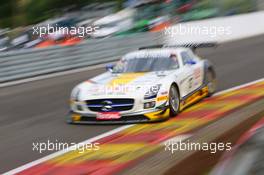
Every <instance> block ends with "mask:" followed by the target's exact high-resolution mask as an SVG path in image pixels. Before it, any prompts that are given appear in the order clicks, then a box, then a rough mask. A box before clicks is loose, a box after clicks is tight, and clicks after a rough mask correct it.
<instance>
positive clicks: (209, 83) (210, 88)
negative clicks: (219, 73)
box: [206, 70, 216, 97]
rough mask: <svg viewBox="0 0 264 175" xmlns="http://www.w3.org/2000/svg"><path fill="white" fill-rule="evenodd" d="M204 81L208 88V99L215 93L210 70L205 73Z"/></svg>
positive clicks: (214, 84)
mask: <svg viewBox="0 0 264 175" xmlns="http://www.w3.org/2000/svg"><path fill="white" fill-rule="evenodd" d="M206 81H207V87H208V97H211V96H212V95H213V94H214V93H215V92H216V79H215V76H214V73H213V71H212V70H208V71H207V72H206Z"/></svg>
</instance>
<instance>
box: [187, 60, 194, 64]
mask: <svg viewBox="0 0 264 175" xmlns="http://www.w3.org/2000/svg"><path fill="white" fill-rule="evenodd" d="M187 64H189V65H194V64H196V61H194V60H188V61H187Z"/></svg>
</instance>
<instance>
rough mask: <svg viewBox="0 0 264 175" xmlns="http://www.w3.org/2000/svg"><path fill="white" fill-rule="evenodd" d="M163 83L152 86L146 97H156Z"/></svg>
mask: <svg viewBox="0 0 264 175" xmlns="http://www.w3.org/2000/svg"><path fill="white" fill-rule="evenodd" d="M160 87H161V84H157V85H155V86H152V87H151V88H150V89H149V90H148V91H147V92H146V94H145V96H144V99H151V98H156V97H157V94H158V92H159V90H160Z"/></svg>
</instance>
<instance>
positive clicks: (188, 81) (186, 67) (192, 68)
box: [181, 50, 203, 96]
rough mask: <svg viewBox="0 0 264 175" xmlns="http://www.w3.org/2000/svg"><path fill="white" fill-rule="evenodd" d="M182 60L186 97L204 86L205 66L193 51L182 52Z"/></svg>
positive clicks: (183, 86) (183, 84) (183, 88)
mask: <svg viewBox="0 0 264 175" xmlns="http://www.w3.org/2000/svg"><path fill="white" fill-rule="evenodd" d="M181 58H182V64H183V71H182V73H183V80H182V82H181V84H182V92H183V93H184V96H186V95H188V94H190V93H192V92H193V91H195V90H197V89H198V88H200V87H201V86H202V82H203V68H202V67H203V66H202V63H201V62H200V61H199V60H198V59H197V58H195V55H194V54H192V52H191V51H188V50H186V51H182V52H181Z"/></svg>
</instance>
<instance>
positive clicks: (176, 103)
mask: <svg viewBox="0 0 264 175" xmlns="http://www.w3.org/2000/svg"><path fill="white" fill-rule="evenodd" d="M169 108H170V117H174V116H176V115H177V114H178V113H179V111H180V97H179V91H178V89H177V86H176V85H172V86H171V87H170V92H169Z"/></svg>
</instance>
